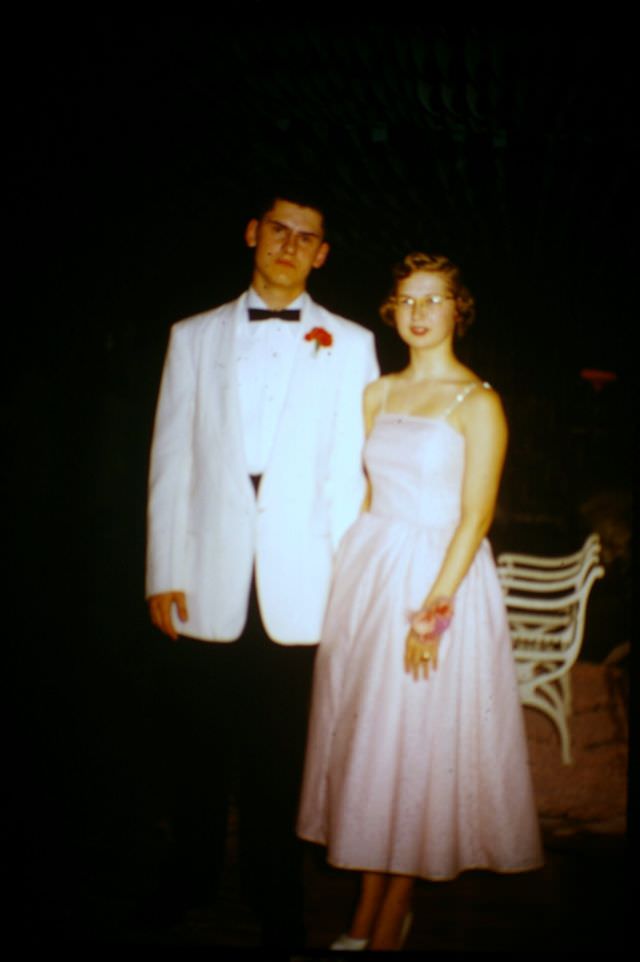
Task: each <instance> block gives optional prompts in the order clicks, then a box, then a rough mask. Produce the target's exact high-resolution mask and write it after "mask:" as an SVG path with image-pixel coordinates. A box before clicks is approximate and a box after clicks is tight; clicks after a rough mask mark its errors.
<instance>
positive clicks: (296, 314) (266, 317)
mask: <svg viewBox="0 0 640 962" xmlns="http://www.w3.org/2000/svg"><path fill="white" fill-rule="evenodd" d="M249 320H250V321H271V320H277V321H299V320H300V311H265V310H263V308H261V307H250V308H249Z"/></svg>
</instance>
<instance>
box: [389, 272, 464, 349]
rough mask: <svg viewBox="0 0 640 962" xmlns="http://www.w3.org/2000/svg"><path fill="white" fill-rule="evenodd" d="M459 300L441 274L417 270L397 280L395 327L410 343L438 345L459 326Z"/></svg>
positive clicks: (415, 346)
mask: <svg viewBox="0 0 640 962" xmlns="http://www.w3.org/2000/svg"><path fill="white" fill-rule="evenodd" d="M457 318H458V310H457V306H456V300H455V297H454V296H453V294H452V293H451V290H450V288H449V285H448V283H447V281H446V279H445V277H444V275H442V274H435V273H429V272H427V271H416V273H414V274H410V275H409V276H408V277H404V278H403V279H402V280H401V281H398V285H397V287H396V327H397V329H398V334H399V335H400V337H401V338H402V340H403V341H404V342H405V344H408V345H409V347H413V348H430V347H437V346H438V345H439V344H442V343H443V342H446V341H451V340H452V338H453V335H454V332H455V329H456V321H457Z"/></svg>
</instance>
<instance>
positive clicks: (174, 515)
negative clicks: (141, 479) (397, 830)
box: [147, 195, 378, 945]
mask: <svg viewBox="0 0 640 962" xmlns="http://www.w3.org/2000/svg"><path fill="white" fill-rule="evenodd" d="M245 239H246V242H247V245H248V246H249V247H250V248H253V250H254V263H253V275H252V279H251V288H250V289H249V291H248V292H246V293H245V294H243V295H241V297H239V298H238V299H237V300H236V301H233V302H231V303H229V304H225V305H223V306H222V307H219V308H217V309H216V310H212V311H208V312H206V313H204V314H201V315H198V316H197V317H194V318H190V319H188V320H186V321H182V322H180V323H178V324H176V325H175V326H174V328H173V330H172V334H171V340H170V345H169V350H168V353H167V359H166V363H165V370H164V374H163V379H162V386H161V390H160V396H159V401H158V409H157V414H156V424H155V429H154V439H153V446H152V455H151V470H150V487H149V512H148V514H149V529H148V554H147V598H148V603H149V611H150V615H151V619H152V621H153V623H154V624H155V625H156V626H157V627H158V628H160V630H161V631H163V632H164V633H165V634H166V635H167V636H169V637H170V638H171V639H173V640H174V641H176V645H175V648H174V651H173V652H172V656H174V658H173V660H174V662H175V664H174V666H173V678H174V682H175V686H176V690H177V692H178V694H181V695H182V698H181V710H180V713H179V715H178V716H176V723H175V724H176V731H175V737H176V742H177V745H178V752H179V755H180V758H181V765H182V768H181V771H180V773H179V777H178V779H177V781H176V788H177V791H176V799H175V811H174V832H175V837H176V841H177V843H178V846H179V851H180V855H181V860H182V861H181V863H180V873H181V874H182V875H183V876H184V880H185V884H187V883H188V884H189V885H191V886H194V887H195V888H194V889H193V892H192V897H193V898H195V897H196V896H197V895H198V894H200V893H199V892H198V888H199V889H200V891H201V893H202V894H203V895H204V893H205V892H206V890H207V889H210V888H211V886H212V884H213V883H214V882H215V877H216V875H217V873H219V870H220V866H221V864H222V860H223V853H224V839H225V835H226V826H227V812H228V802H229V795H230V793H231V792H232V793H233V795H234V797H235V800H236V802H237V807H238V809H239V816H240V861H241V869H242V871H243V879H244V885H245V890H246V895H247V897H248V899H249V900H250V901H251V904H252V905H253V906H254V908H255V909H256V911H257V912H258V913H259V916H260V918H261V921H262V927H263V928H262V931H263V942H264V943H265V944H285V945H292V944H297V943H299V942H300V937H301V936H300V931H301V924H302V897H301V884H300V881H301V879H300V875H301V857H300V843H299V842H298V841H297V840H296V839H295V837H294V832H293V826H294V820H295V810H296V805H297V796H298V789H299V781H300V774H301V766H302V759H303V754H304V743H305V737H306V722H307V711H308V697H309V686H310V678H311V671H312V663H313V654H314V652H315V645H316V643H317V642H318V640H319V637H320V630H321V625H322V618H323V613H324V608H325V604H326V600H327V594H328V590H329V580H330V574H331V566H332V558H333V555H334V553H335V550H336V547H337V545H338V542H339V540H340V538H341V536H342V534H343V533H344V531H345V529H346V527H347V526H348V525H349V524H350V523H351V521H352V520H353V519H354V518H355V516H356V514H357V512H358V509H359V506H360V503H361V501H362V497H363V492H364V479H363V475H362V468H361V449H362V443H363V428H362V413H361V410H362V409H361V402H362V392H363V390H364V387H365V386H366V384H367V383H369V382H370V381H371V380H373V379H375V377H376V376H377V373H378V371H377V364H376V360H375V351H374V346H373V338H372V336H371V334H370V333H369V332H368V331H365V330H364V329H363V328H361V327H359V326H358V325H356V324H354V323H353V322H351V321H347V320H345V319H343V318H340V317H337V316H336V315H334V314H331V313H329V312H328V311H326V310H324V309H323V308H321V307H320V306H319V305H317V304H315V303H314V302H313V301H312V300H311V298H310V297H309V296H308V294H306V283H307V278H308V277H309V274H310V273H311V271H312V270H314V269H318V268H320V267H322V265H323V264H324V262H325V260H326V258H327V255H328V252H329V245H328V243H327V241H326V239H325V234H324V217H323V213H322V212H321V210H320V209H318V207H315V206H313V202H311V201H308V200H307V199H305V198H304V197H301V196H289V195H286V196H285V195H279V196H277V197H276V198H275V199H273V200H272V201H270V202H269V203H268V204H267V205H266V206H265V209H264V210H263V211H262V213H261V215H260V216H259V217H257V218H254V219H252V220H250V221H249V223H248V225H247V228H246V232H245ZM283 311H284V314H281V313H280V312H283ZM225 643H228V644H225Z"/></svg>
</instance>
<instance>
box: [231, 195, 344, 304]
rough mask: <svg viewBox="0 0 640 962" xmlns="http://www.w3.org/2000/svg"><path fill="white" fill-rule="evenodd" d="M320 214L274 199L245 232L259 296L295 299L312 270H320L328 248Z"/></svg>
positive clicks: (254, 283) (310, 209)
mask: <svg viewBox="0 0 640 962" xmlns="http://www.w3.org/2000/svg"><path fill="white" fill-rule="evenodd" d="M322 238H323V222H322V214H321V213H320V211H317V210H314V208H313V207H299V206H298V205H297V204H293V203H291V201H288V200H277V201H276V202H275V204H274V205H273V207H272V208H271V210H270V211H268V213H266V214H265V215H264V217H262V219H261V220H259V221H258V220H255V219H254V220H251V221H249V223H248V225H247V229H246V231H245V240H246V242H247V244H248V246H249V247H255V257H254V272H253V286H254V287H255V289H256V290H257V291H258V293H259V294H261V295H264V294H268V293H278V294H280V295H286V296H288V298H289V300H294V298H296V297H297V296H298V294H301V293H302V291H303V290H304V289H305V286H306V283H307V277H308V276H309V274H310V273H311V271H312V270H313V268H314V267H322V265H323V264H324V262H325V260H326V258H327V254H328V253H329V245H328V244H327V243H326V241H324V240H323V239H322Z"/></svg>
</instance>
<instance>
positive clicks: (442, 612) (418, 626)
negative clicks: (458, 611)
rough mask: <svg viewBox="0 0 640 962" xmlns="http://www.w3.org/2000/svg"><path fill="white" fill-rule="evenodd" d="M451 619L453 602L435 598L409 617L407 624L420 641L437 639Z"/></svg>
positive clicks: (447, 599) (448, 599)
mask: <svg viewBox="0 0 640 962" xmlns="http://www.w3.org/2000/svg"><path fill="white" fill-rule="evenodd" d="M452 618H453V602H452V601H451V599H450V598H436V599H435V600H434V601H432V602H431V603H430V604H428V605H427V607H426V608H421V609H420V611H416V612H414V613H413V614H412V615H410V616H409V624H410V625H411V630H412V631H413V633H414V634H416V635H417V636H418V638H419V639H420V641H431V640H433V639H435V638H439V637H440V635H441V634H442V633H443V632H444V631H446V630H447V628H448V627H449V625H450V624H451V619H452Z"/></svg>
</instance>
